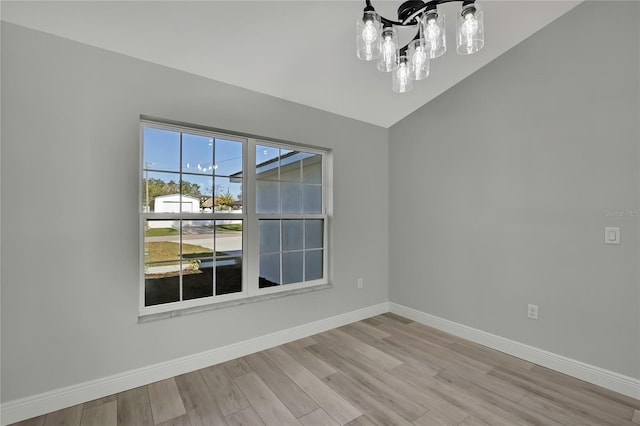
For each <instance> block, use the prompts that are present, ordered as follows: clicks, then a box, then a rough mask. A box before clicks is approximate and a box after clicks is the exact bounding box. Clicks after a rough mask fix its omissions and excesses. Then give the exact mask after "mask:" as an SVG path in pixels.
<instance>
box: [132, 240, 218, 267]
mask: <svg viewBox="0 0 640 426" xmlns="http://www.w3.org/2000/svg"><path fill="white" fill-rule="evenodd" d="M144 249H145V252H146V256H145V263H146V264H147V265H149V264H153V263H156V262H158V263H161V264H162V265H177V264H179V263H180V243H175V242H171V241H150V242H148V243H145V244H144ZM182 254H183V256H184V255H192V256H193V257H199V256H202V257H206V256H209V257H211V256H212V255H213V250H211V249H208V248H206V247H202V246H197V245H194V244H182ZM190 257H191V256H190ZM149 266H150V265H149Z"/></svg>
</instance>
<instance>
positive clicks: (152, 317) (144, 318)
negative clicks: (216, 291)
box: [138, 283, 333, 324]
mask: <svg viewBox="0 0 640 426" xmlns="http://www.w3.org/2000/svg"><path fill="white" fill-rule="evenodd" d="M330 288H333V284H331V283H327V284H320V285H316V286H313V287H305V288H297V289H292V290H285V291H279V292H277V293H269V294H261V295H259V296H250V297H244V298H242V299H235V300H228V301H226V302H218V303H211V304H209V305H202V306H194V307H191V308H184V309H176V310H174V311H169V312H160V313H155V314H147V315H139V316H138V324H144V323H147V322H151V321H157V320H163V319H167V318H175V317H180V316H183V315H191V314H195V313H198V312H204V311H212V310H214V309H223V308H228V307H231V306H238V305H244V304H247V303H254V302H261V301H263V300H269V299H276V298H279V297H286V296H292V295H294V294H301V293H310V292H312V291H320V290H327V289H330Z"/></svg>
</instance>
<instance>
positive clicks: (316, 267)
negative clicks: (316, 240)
mask: <svg viewBox="0 0 640 426" xmlns="http://www.w3.org/2000/svg"><path fill="white" fill-rule="evenodd" d="M304 275H305V277H304V280H305V281H313V280H319V279H321V278H322V250H307V251H305V252H304Z"/></svg>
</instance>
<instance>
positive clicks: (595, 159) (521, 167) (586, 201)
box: [389, 2, 640, 378]
mask: <svg viewBox="0 0 640 426" xmlns="http://www.w3.org/2000/svg"><path fill="white" fill-rule="evenodd" d="M638 8H639V4H638V3H637V2H615V3H614V2H585V3H583V4H581V5H579V6H578V7H576V8H575V9H574V10H572V11H570V12H569V13H568V14H566V15H564V16H563V17H561V18H559V19H558V20H556V21H555V22H554V23H552V24H551V25H549V26H548V27H546V28H544V29H543V30H541V31H540V32H538V33H537V34H534V35H533V36H532V37H531V38H529V39H527V40H525V41H524V42H523V43H522V44H520V45H518V46H516V47H515V48H514V49H512V50H511V51H509V52H507V53H506V54H505V55H503V56H501V57H499V58H498V59H496V60H495V61H493V62H492V63H490V64H489V65H487V66H485V67H484V68H483V69H481V70H480V71H479V72H476V73H475V74H473V75H472V76H470V77H469V78H467V79H466V80H464V81H462V82H461V83H459V84H458V85H457V86H455V87H453V88H452V89H450V90H449V91H447V92H446V93H444V94H443V95H441V96H440V97H438V98H437V99H435V100H434V101H432V102H430V103H429V104H427V105H426V106H424V107H423V108H421V109H419V110H418V111H416V112H415V113H413V114H412V115H410V116H409V117H407V118H406V119H404V120H402V121H400V122H399V123H397V124H396V125H394V126H393V127H392V128H391V129H390V133H389V139H390V140H389V155H390V163H389V164H390V165H389V170H390V183H389V192H390V198H389V200H390V205H391V206H396V207H392V208H391V210H390V250H389V253H390V264H389V270H390V282H389V289H390V290H389V291H390V301H391V302H395V303H398V304H402V305H405V306H409V307H412V308H415V309H418V310H420V311H423V312H427V313H429V314H433V315H436V316H439V317H442V318H446V319H449V320H452V321H456V322H458V323H461V324H465V325H468V326H471V327H475V328H478V329H480V330H484V331H487V332H491V333H495V334H497V335H499V336H503V337H506V338H509V339H513V340H516V341H520V342H524V343H527V344H530V345H533V346H536V347H539V348H543V349H546V350H549V351H551V352H555V353H558V354H561V355H565V356H568V357H571V358H574V359H577V360H580V361H583V362H587V363H590V364H593V365H596V366H599V367H602V368H606V369H609V370H613V371H615V372H618V373H622V374H625V375H629V376H631V377H636V378H638V377H640V366H639V358H640V352H639V345H640V342H639V340H638V339H639V335H640V328H639V282H640V280H639V271H638V265H639V262H638V259H639V257H638V255H639V251H638V240H639V238H638V233H639V227H638V222H639V220H638V219H639V218H638V216H637V215H638V209H639V208H640V204H639V201H638V191H639V186H638V184H639V150H638V146H639V140H640V134H639V133H640V132H639V128H638V126H639V125H638V117H639V115H640V110H639V106H638V103H639V96H638V95H639V87H638V86H639V84H638V83H639V76H640V70H639V65H638V64H639V58H638V55H639V50H640V43H639V34H638V25H639V22H640V19H639V16H640V14H639V11H638ZM594 26H597V28H596V27H594ZM597 29H602V31H597ZM491 36H494V37H498V36H499V35H491V34H490V33H489V31H487V37H491ZM487 42H490V39H488V40H487ZM608 209H622V210H631V212H630V213H631V214H632V215H635V216H622V217H610V216H607V213H606V212H605V210H608ZM623 214H624V213H623ZM605 226H619V227H621V230H622V244H621V245H620V246H611V245H605V244H604V227H605ZM528 303H534V304H538V305H539V307H540V319H539V320H538V321H534V320H529V319H527V315H526V311H527V304H528Z"/></svg>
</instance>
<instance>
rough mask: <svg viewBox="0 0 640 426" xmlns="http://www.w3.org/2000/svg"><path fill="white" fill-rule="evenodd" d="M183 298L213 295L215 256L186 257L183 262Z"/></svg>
mask: <svg viewBox="0 0 640 426" xmlns="http://www.w3.org/2000/svg"><path fill="white" fill-rule="evenodd" d="M182 268H183V269H182V299H183V300H191V299H200V298H202V297H210V296H213V258H195V257H188V258H185V260H184V261H183V264H182Z"/></svg>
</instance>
